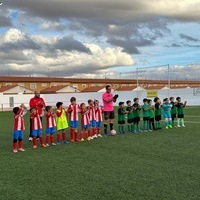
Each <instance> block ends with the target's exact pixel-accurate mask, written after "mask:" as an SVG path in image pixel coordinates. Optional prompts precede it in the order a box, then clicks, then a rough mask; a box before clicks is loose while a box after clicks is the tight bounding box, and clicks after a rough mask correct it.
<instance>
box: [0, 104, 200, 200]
mask: <svg viewBox="0 0 200 200" xmlns="http://www.w3.org/2000/svg"><path fill="white" fill-rule="evenodd" d="M199 113H200V107H187V108H186V109H185V125H186V127H185V128H173V129H170V130H166V129H164V127H163V129H162V130H159V131H154V132H148V133H140V134H136V133H135V134H133V133H132V134H125V135H116V136H108V137H103V138H99V139H97V140H92V141H86V142H81V143H73V144H72V143H71V144H67V145H57V146H51V147H48V148H38V149H36V150H34V149H32V144H31V142H28V129H29V123H28V120H29V118H28V117H29V116H28V114H27V115H26V118H25V120H26V131H25V138H24V146H25V149H26V151H25V152H19V153H18V154H14V153H12V148H11V146H12V126H13V113H12V112H0V123H1V134H0V160H1V161H0V172H1V176H0V200H14V199H17V200H33V199H36V200H55V199H56V200H65V199H69V200H78V199H80V200H96V199H102V200H104V199H105V200H112V199H113V200H122V199H123V200H127V199H130V200H157V199H158V200H165V199H169V200H174V199H177V200H182V199H185V200H194V199H195V200H199V199H200V189H199V186H200V131H199V130H200V114H199ZM115 129H116V130H117V124H115ZM43 132H44V131H43Z"/></svg>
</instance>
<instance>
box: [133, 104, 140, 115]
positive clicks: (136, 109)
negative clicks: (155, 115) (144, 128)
mask: <svg viewBox="0 0 200 200" xmlns="http://www.w3.org/2000/svg"><path fill="white" fill-rule="evenodd" d="M133 107H134V108H135V111H134V117H140V110H141V106H140V105H139V104H138V103H134V104H133Z"/></svg>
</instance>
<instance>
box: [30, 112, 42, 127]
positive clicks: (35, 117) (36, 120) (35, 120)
mask: <svg viewBox="0 0 200 200" xmlns="http://www.w3.org/2000/svg"><path fill="white" fill-rule="evenodd" d="M31 124H32V130H39V129H42V123H41V120H40V115H39V114H38V113H31Z"/></svg>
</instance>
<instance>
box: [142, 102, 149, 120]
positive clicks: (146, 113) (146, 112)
mask: <svg viewBox="0 0 200 200" xmlns="http://www.w3.org/2000/svg"><path fill="white" fill-rule="evenodd" d="M142 110H143V117H150V112H149V111H150V105H149V104H144V105H143V106H142Z"/></svg>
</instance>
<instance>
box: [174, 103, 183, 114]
mask: <svg viewBox="0 0 200 200" xmlns="http://www.w3.org/2000/svg"><path fill="white" fill-rule="evenodd" d="M176 107H177V113H178V115H183V114H184V107H185V104H183V103H177V105H176Z"/></svg>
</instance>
